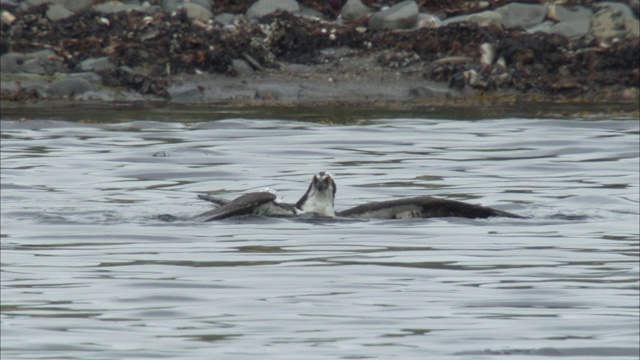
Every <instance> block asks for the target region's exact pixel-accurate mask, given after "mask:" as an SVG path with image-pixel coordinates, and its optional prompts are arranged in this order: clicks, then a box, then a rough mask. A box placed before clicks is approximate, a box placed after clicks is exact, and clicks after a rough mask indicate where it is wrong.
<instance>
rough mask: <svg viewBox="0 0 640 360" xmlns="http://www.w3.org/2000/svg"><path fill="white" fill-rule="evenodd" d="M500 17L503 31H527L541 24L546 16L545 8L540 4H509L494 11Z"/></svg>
mask: <svg viewBox="0 0 640 360" xmlns="http://www.w3.org/2000/svg"><path fill="white" fill-rule="evenodd" d="M496 12H498V13H499V14H500V15H501V16H502V26H504V28H505V29H516V28H520V29H527V28H531V27H534V26H536V25H539V24H541V23H542V22H543V21H544V19H545V17H546V16H547V8H546V7H545V6H544V5H541V4H522V3H511V4H508V5H505V6H502V7H499V8H497V9H496Z"/></svg>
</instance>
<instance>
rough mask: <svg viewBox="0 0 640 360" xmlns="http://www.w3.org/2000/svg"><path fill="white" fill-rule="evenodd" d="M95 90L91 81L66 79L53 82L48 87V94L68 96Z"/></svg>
mask: <svg viewBox="0 0 640 360" xmlns="http://www.w3.org/2000/svg"><path fill="white" fill-rule="evenodd" d="M91 90H93V87H92V86H91V84H90V83H89V81H87V80H85V79H77V78H76V79H65V80H59V81H56V82H54V83H53V84H51V86H49V88H48V89H47V94H48V95H49V96H51V97H68V96H74V95H80V94H82V93H85V92H87V91H91Z"/></svg>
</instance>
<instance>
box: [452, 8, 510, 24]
mask: <svg viewBox="0 0 640 360" xmlns="http://www.w3.org/2000/svg"><path fill="white" fill-rule="evenodd" d="M465 21H466V22H471V23H475V24H477V25H479V26H489V25H494V26H502V15H501V14H500V13H499V12H498V11H494V10H487V11H483V12H479V13H476V14H468V15H460V16H454V17H452V18H449V19H446V20H444V21H443V22H442V24H443V25H445V26H446V25H449V24H455V23H459V22H465Z"/></svg>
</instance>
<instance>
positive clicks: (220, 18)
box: [213, 13, 238, 26]
mask: <svg viewBox="0 0 640 360" xmlns="http://www.w3.org/2000/svg"><path fill="white" fill-rule="evenodd" d="M237 19H238V15H236V14H231V13H222V14H218V15H216V16H214V17H213V21H215V22H217V23H218V24H220V25H223V26H224V25H231V24H233V23H234V22H235V21H236V20H237Z"/></svg>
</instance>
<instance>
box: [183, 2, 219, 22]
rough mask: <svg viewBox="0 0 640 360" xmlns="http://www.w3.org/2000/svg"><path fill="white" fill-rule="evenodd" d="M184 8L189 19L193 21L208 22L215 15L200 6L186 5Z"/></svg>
mask: <svg viewBox="0 0 640 360" xmlns="http://www.w3.org/2000/svg"><path fill="white" fill-rule="evenodd" d="M182 8H183V9H184V10H185V11H186V13H187V17H188V18H189V19H191V20H199V21H202V22H205V23H206V22H207V21H209V19H211V18H212V17H213V13H212V12H211V11H209V10H207V9H206V8H204V7H203V6H202V5H200V4H195V3H184V4H183V5H182Z"/></svg>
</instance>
